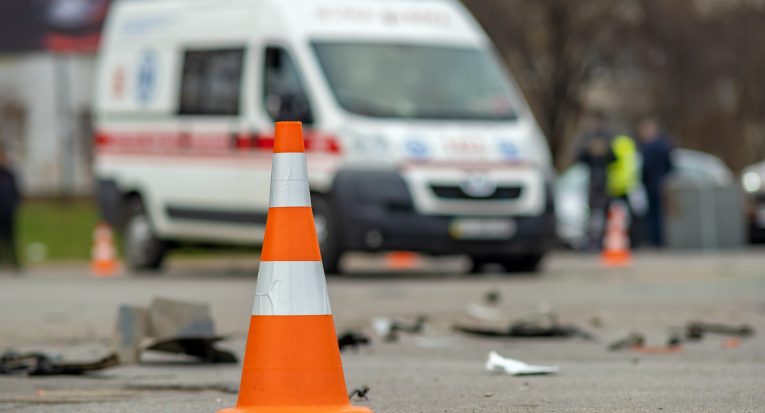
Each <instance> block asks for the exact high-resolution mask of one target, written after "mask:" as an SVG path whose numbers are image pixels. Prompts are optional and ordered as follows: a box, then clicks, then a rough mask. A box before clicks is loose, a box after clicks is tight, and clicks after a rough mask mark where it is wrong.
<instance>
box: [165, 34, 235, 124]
mask: <svg viewBox="0 0 765 413" xmlns="http://www.w3.org/2000/svg"><path fill="white" fill-rule="evenodd" d="M243 57H244V49H216V50H187V51H186V52H185V53H184V54H183V74H182V76H181V101H180V106H179V110H178V113H179V114H181V115H220V116H232V115H237V114H239V100H240V99H239V98H240V94H241V83H242V62H243Z"/></svg>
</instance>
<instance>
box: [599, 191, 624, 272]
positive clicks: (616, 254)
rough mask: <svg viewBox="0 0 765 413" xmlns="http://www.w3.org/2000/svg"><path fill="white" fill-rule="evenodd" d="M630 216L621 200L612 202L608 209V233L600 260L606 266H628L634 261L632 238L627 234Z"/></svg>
mask: <svg viewBox="0 0 765 413" xmlns="http://www.w3.org/2000/svg"><path fill="white" fill-rule="evenodd" d="M628 222H629V217H628V216H627V207H626V206H625V205H624V203H623V202H621V201H616V202H612V203H611V207H610V208H609V209H608V222H607V223H606V234H605V237H604V238H603V252H602V253H601V255H600V262H601V263H602V264H603V265H604V266H606V267H626V266H629V265H630V264H631V263H632V253H631V252H630V239H629V236H628V235H627V226H628Z"/></svg>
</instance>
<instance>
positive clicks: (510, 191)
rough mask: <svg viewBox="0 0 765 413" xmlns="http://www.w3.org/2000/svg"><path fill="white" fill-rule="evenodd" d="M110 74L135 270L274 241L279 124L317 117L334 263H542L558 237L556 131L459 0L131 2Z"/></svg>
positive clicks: (100, 104)
mask: <svg viewBox="0 0 765 413" xmlns="http://www.w3.org/2000/svg"><path fill="white" fill-rule="evenodd" d="M96 82H97V88H96V89H97V91H96V97H95V100H94V101H95V104H94V105H95V107H94V115H95V119H96V124H95V136H94V148H95V153H96V161H95V171H96V176H97V186H98V187H97V192H98V198H99V203H100V206H101V209H102V213H103V215H104V218H105V219H106V220H107V221H109V222H110V223H112V224H113V225H115V226H116V227H117V228H119V229H120V231H121V234H122V237H123V241H124V243H123V244H124V248H125V251H124V255H125V258H126V261H127V263H128V264H129V266H130V267H132V268H133V269H144V270H151V269H158V268H160V267H161V264H162V262H163V259H164V257H165V255H166V253H167V252H168V251H169V250H170V249H172V248H173V247H176V246H179V245H184V244H189V243H190V244H198V245H211V246H212V245H217V244H228V245H232V244H239V245H253V246H257V245H258V244H259V243H260V242H261V240H262V236H263V231H264V228H265V221H266V214H267V211H268V197H269V190H268V188H269V177H270V166H271V148H272V146H273V141H274V138H273V129H274V128H273V124H274V122H275V121H278V120H300V121H302V122H303V125H304V130H305V144H306V151H307V157H308V168H309V175H310V185H311V191H312V195H313V199H312V202H313V209H314V213H315V219H316V227H317V232H318V235H319V240H320V244H321V251H322V256H323V258H324V265H325V269H326V270H327V271H328V272H336V271H338V262H339V260H340V258H341V256H342V254H343V253H345V252H349V251H389V250H410V251H418V252H422V253H427V254H433V255H443V254H465V255H468V256H469V257H471V258H472V260H473V262H474V264H475V268H478V267H480V266H481V265H483V264H486V263H499V264H501V265H504V266H505V267H507V268H508V270H511V271H512V270H534V269H536V268H537V265H538V263H539V262H540V260H541V259H542V257H543V256H544V254H545V253H546V251H547V250H548V248H549V247H550V246H551V245H552V241H553V237H554V234H555V228H554V227H555V220H554V213H553V205H552V196H551V182H552V174H553V172H552V167H551V161H550V154H549V149H548V147H547V145H546V141H545V138H544V136H543V134H542V133H541V132H540V129H539V127H538V126H537V124H536V122H535V120H534V117H533V116H532V114H531V112H530V110H529V108H528V106H527V104H526V102H525V101H524V99H523V97H522V96H521V94H520V93H519V91H518V87H517V86H516V84H515V83H514V81H513V80H512V78H511V77H510V76H509V74H508V73H507V71H506V69H505V68H504V67H503V65H502V64H501V63H500V61H499V59H498V57H497V55H496V53H495V51H494V49H493V46H492V44H491V42H490V40H489V38H488V37H487V36H486V34H485V33H484V32H483V30H482V29H481V27H480V26H479V25H478V24H477V23H476V21H475V20H474V19H473V17H472V16H471V15H470V13H469V12H468V11H467V10H466V9H465V8H464V7H463V6H462V5H461V4H460V3H459V2H458V1H456V0H455V1H452V0H289V1H283V0H227V1H225V2H222V1H220V0H123V1H116V2H115V3H114V5H113V7H112V9H111V11H110V13H109V16H108V19H107V23H106V27H105V33H104V37H103V43H102V45H101V51H100V58H99V68H98V75H97V79H96Z"/></svg>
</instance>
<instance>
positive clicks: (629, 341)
mask: <svg viewBox="0 0 765 413" xmlns="http://www.w3.org/2000/svg"><path fill="white" fill-rule="evenodd" d="M644 344H645V335H643V334H642V333H638V332H635V331H633V332H631V333H630V334H629V335H628V336H627V337H625V338H622V339H619V340H616V341H614V342H613V343H611V344H609V345H608V350H609V351H617V350H624V349H627V348H632V347H640V346H643V345H644Z"/></svg>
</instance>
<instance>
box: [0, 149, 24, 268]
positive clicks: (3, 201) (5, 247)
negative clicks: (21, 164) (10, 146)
mask: <svg viewBox="0 0 765 413" xmlns="http://www.w3.org/2000/svg"><path fill="white" fill-rule="evenodd" d="M20 201H21V196H20V193H19V188H18V186H17V184H16V176H15V175H14V173H13V170H11V168H10V166H9V164H8V159H7V157H6V155H5V152H4V151H3V150H2V149H0V263H2V264H8V265H10V266H11V267H12V268H13V269H14V270H19V269H20V264H19V258H18V255H17V253H16V210H17V209H18V205H19V202H20Z"/></svg>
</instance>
